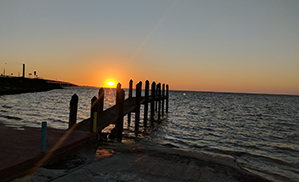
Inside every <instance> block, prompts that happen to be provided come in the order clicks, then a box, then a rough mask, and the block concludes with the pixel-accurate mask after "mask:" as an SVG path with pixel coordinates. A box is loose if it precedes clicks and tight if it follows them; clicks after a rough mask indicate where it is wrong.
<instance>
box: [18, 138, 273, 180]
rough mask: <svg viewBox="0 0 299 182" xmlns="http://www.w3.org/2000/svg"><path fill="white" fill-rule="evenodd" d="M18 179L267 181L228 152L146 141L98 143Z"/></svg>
mask: <svg viewBox="0 0 299 182" xmlns="http://www.w3.org/2000/svg"><path fill="white" fill-rule="evenodd" d="M20 181H31V182H35V181H54V182H60V181H61V182H62V181H70V182H76V181H108V182H114V181H133V182H134V181H136V182H145V181H174V182H176V181H177V182H179V181H206V182H207V181H211V182H237V181H239V182H251V181H254V182H268V180H266V179H263V178H261V177H258V176H256V175H253V174H251V173H249V172H246V171H244V170H242V169H241V168H240V167H239V166H238V165H237V164H236V163H235V159H234V158H233V157H231V156H228V155H219V154H212V153H207V152H198V151H190V150H182V149H174V148H170V147H163V146H157V145H156V144H150V143H146V144H144V143H142V142H137V143H135V142H134V143H130V142H125V143H102V144H101V145H99V146H98V147H96V148H88V149H82V150H80V151H78V152H76V153H73V154H72V155H69V156H67V157H65V158H63V159H60V160H59V161H56V162H54V163H52V164H49V165H47V166H44V167H42V168H39V169H38V170H37V171H36V172H35V173H34V174H32V175H30V176H26V177H23V178H20V179H15V180H14V182H20Z"/></svg>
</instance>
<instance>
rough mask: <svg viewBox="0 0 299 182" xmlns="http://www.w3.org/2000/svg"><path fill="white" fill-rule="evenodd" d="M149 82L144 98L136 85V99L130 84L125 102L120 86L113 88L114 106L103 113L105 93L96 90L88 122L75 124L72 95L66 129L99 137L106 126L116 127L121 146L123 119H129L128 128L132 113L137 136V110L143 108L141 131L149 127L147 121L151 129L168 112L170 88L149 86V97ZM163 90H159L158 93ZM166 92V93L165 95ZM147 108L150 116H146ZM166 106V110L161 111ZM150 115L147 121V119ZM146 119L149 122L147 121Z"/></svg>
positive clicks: (139, 86)
mask: <svg viewBox="0 0 299 182" xmlns="http://www.w3.org/2000/svg"><path fill="white" fill-rule="evenodd" d="M149 85H150V84H149V81H148V80H147V81H146V82H145V87H144V95H142V82H138V83H137V84H136V87H135V97H133V96H132V95H133V94H132V93H133V81H132V80H130V83H129V94H128V98H127V99H125V91H124V89H122V88H121V84H120V83H118V85H117V88H116V105H114V106H112V107H110V108H108V109H106V110H103V108H104V89H103V88H100V89H99V94H98V97H93V98H92V99H91V109H90V118H88V119H86V120H83V121H82V122H79V123H76V114H77V112H76V111H77V103H78V96H77V95H76V94H74V95H73V97H72V99H71V102H70V120H69V123H70V124H69V128H72V127H73V126H75V130H80V131H89V132H92V133H99V134H100V133H101V131H102V130H103V129H104V128H105V127H107V126H109V125H110V124H115V130H116V132H117V133H116V137H117V140H118V141H120V142H121V140H122V132H123V128H124V116H125V115H128V128H129V127H130V125H131V113H135V129H134V133H135V135H136V136H138V134H139V133H140V128H139V126H140V114H141V113H140V108H141V105H144V113H143V127H144V128H147V127H148V122H147V121H148V119H149V118H150V125H151V126H153V125H154V122H159V121H160V120H161V119H162V118H164V117H165V113H167V112H168V101H169V99H168V97H169V89H168V88H169V86H168V85H166V90H165V84H163V86H162V85H161V83H158V84H156V83H155V82H153V83H152V84H151V95H150V88H149ZM161 87H162V89H161ZM165 92H166V93H165ZM149 104H150V106H151V107H150V113H149ZM164 106H166V107H164ZM148 114H150V117H149V116H148ZM148 117H149V118H148Z"/></svg>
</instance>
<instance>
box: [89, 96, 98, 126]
mask: <svg viewBox="0 0 299 182" xmlns="http://www.w3.org/2000/svg"><path fill="white" fill-rule="evenodd" d="M97 111H98V104H97V97H93V98H92V99H91V109H90V132H96V126H95V124H94V123H95V122H97V120H98V118H97V114H98V113H97Z"/></svg>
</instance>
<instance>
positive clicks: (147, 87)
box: [143, 80, 149, 127]
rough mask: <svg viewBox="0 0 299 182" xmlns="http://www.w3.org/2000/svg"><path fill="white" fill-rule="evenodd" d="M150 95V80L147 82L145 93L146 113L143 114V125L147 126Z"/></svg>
mask: <svg viewBox="0 0 299 182" xmlns="http://www.w3.org/2000/svg"><path fill="white" fill-rule="evenodd" d="M148 96H149V81H148V80H146V82H145V93H144V98H145V101H144V115H143V126H144V127H147V117H148Z"/></svg>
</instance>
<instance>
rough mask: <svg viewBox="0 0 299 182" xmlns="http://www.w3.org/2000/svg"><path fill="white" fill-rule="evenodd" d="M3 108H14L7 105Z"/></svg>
mask: <svg viewBox="0 0 299 182" xmlns="http://www.w3.org/2000/svg"><path fill="white" fill-rule="evenodd" d="M2 107H3V108H7V109H10V108H12V107H11V106H7V105H4V106H2Z"/></svg>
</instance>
